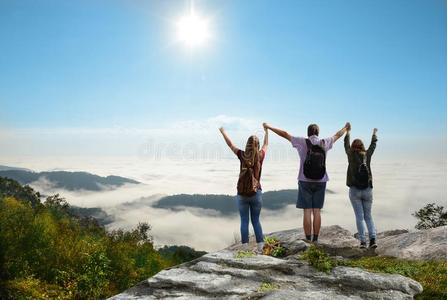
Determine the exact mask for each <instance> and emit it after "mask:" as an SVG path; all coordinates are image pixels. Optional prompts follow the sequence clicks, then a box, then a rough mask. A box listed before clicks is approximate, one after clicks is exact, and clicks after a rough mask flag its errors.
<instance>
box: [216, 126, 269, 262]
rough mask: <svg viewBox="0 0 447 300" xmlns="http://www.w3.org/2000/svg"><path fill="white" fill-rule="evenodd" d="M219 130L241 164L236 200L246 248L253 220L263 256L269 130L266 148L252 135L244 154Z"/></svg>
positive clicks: (265, 143) (266, 137)
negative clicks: (264, 174) (263, 182)
mask: <svg viewBox="0 0 447 300" xmlns="http://www.w3.org/2000/svg"><path fill="white" fill-rule="evenodd" d="M219 130H220V132H221V133H222V136H223V138H224V139H225V142H226V143H227V145H228V147H230V149H231V151H233V153H234V154H235V155H236V156H237V158H238V159H239V161H240V173H239V179H238V183H237V197H236V200H237V204H238V207H239V214H240V218H241V226H240V230H241V242H242V244H243V245H244V247H246V248H247V247H248V236H249V234H248V233H249V231H248V224H249V219H250V218H251V224H252V225H253V230H254V232H255V236H256V243H257V251H258V253H262V248H263V246H264V236H263V233H262V226H261V222H260V220H259V218H260V214H261V208H262V188H261V172H262V163H263V161H264V158H265V154H266V152H267V147H268V132H267V130H266V129H265V134H264V143H263V145H262V147H260V145H259V139H258V138H257V136H255V135H252V136H250V137H249V138H248V140H247V144H246V145H245V151H243V150H240V149H239V148H237V147H236V146H235V145H234V144H233V142H232V141H231V139H230V138H229V137H228V135H227V133H226V132H225V130H224V128H223V127H221V128H219Z"/></svg>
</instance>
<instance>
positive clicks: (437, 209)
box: [412, 203, 447, 229]
mask: <svg viewBox="0 0 447 300" xmlns="http://www.w3.org/2000/svg"><path fill="white" fill-rule="evenodd" d="M412 215H413V216H414V217H416V218H417V219H418V220H419V221H418V223H417V224H416V226H415V227H416V229H429V228H435V227H440V226H444V225H447V212H445V211H444V207H443V206H438V205H435V203H430V204H427V205H425V206H424V207H423V208H421V209H420V210H418V211H417V212H414V213H413V214H412Z"/></svg>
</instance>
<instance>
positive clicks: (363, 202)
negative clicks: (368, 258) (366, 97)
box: [344, 128, 377, 248]
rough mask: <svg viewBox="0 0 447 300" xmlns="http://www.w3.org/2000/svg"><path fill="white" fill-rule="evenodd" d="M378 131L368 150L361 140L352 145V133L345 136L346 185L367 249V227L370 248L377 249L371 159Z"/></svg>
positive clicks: (358, 227)
mask: <svg viewBox="0 0 447 300" xmlns="http://www.w3.org/2000/svg"><path fill="white" fill-rule="evenodd" d="M376 133H377V129H376V128H374V131H373V135H372V138H371V144H370V146H369V147H368V149H367V150H365V146H364V145H363V142H362V141H361V140H360V139H355V140H354V141H353V142H352V145H350V132H349V131H348V133H347V134H346V136H345V141H344V146H345V152H346V155H347V157H348V169H347V174H346V185H347V186H348V187H349V199H350V201H351V205H352V208H353V209H354V213H355V218H356V226H357V230H358V234H359V240H360V247H361V248H365V247H366V236H365V225H364V223H366V226H367V228H368V235H369V240H370V247H371V248H376V247H377V244H376V228H375V225H374V221H373V219H372V213H371V211H372V202H373V192H372V189H373V178H372V171H371V157H372V155H373V153H374V150H375V149H376V144H377V136H376Z"/></svg>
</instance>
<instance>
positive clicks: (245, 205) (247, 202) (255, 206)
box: [236, 190, 264, 243]
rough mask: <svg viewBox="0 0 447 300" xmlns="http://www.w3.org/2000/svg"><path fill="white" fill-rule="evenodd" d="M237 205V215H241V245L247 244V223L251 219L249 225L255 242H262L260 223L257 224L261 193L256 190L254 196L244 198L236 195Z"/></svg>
mask: <svg viewBox="0 0 447 300" xmlns="http://www.w3.org/2000/svg"><path fill="white" fill-rule="evenodd" d="M236 199H237V203H238V206H239V214H240V215H241V239H242V243H248V223H249V217H251V224H252V225H253V229H254V231H255V236H256V242H257V243H260V242H263V241H264V236H263V234H262V227H261V222H259V215H260V214H261V207H262V191H261V190H258V191H257V192H256V195H253V196H251V197H245V196H241V195H237V197H236Z"/></svg>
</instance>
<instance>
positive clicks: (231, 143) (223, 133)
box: [219, 127, 239, 155]
mask: <svg viewBox="0 0 447 300" xmlns="http://www.w3.org/2000/svg"><path fill="white" fill-rule="evenodd" d="M219 131H220V133H222V136H223V138H224V140H225V142H226V143H227V145H228V147H230V149H231V151H233V152H234V154H236V155H237V152H238V151H239V149H238V148H237V147H236V146H235V145H234V144H233V142H232V141H231V140H230V138H229V137H228V135H227V133H226V132H225V129H224V128H223V127H220V128H219Z"/></svg>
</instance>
